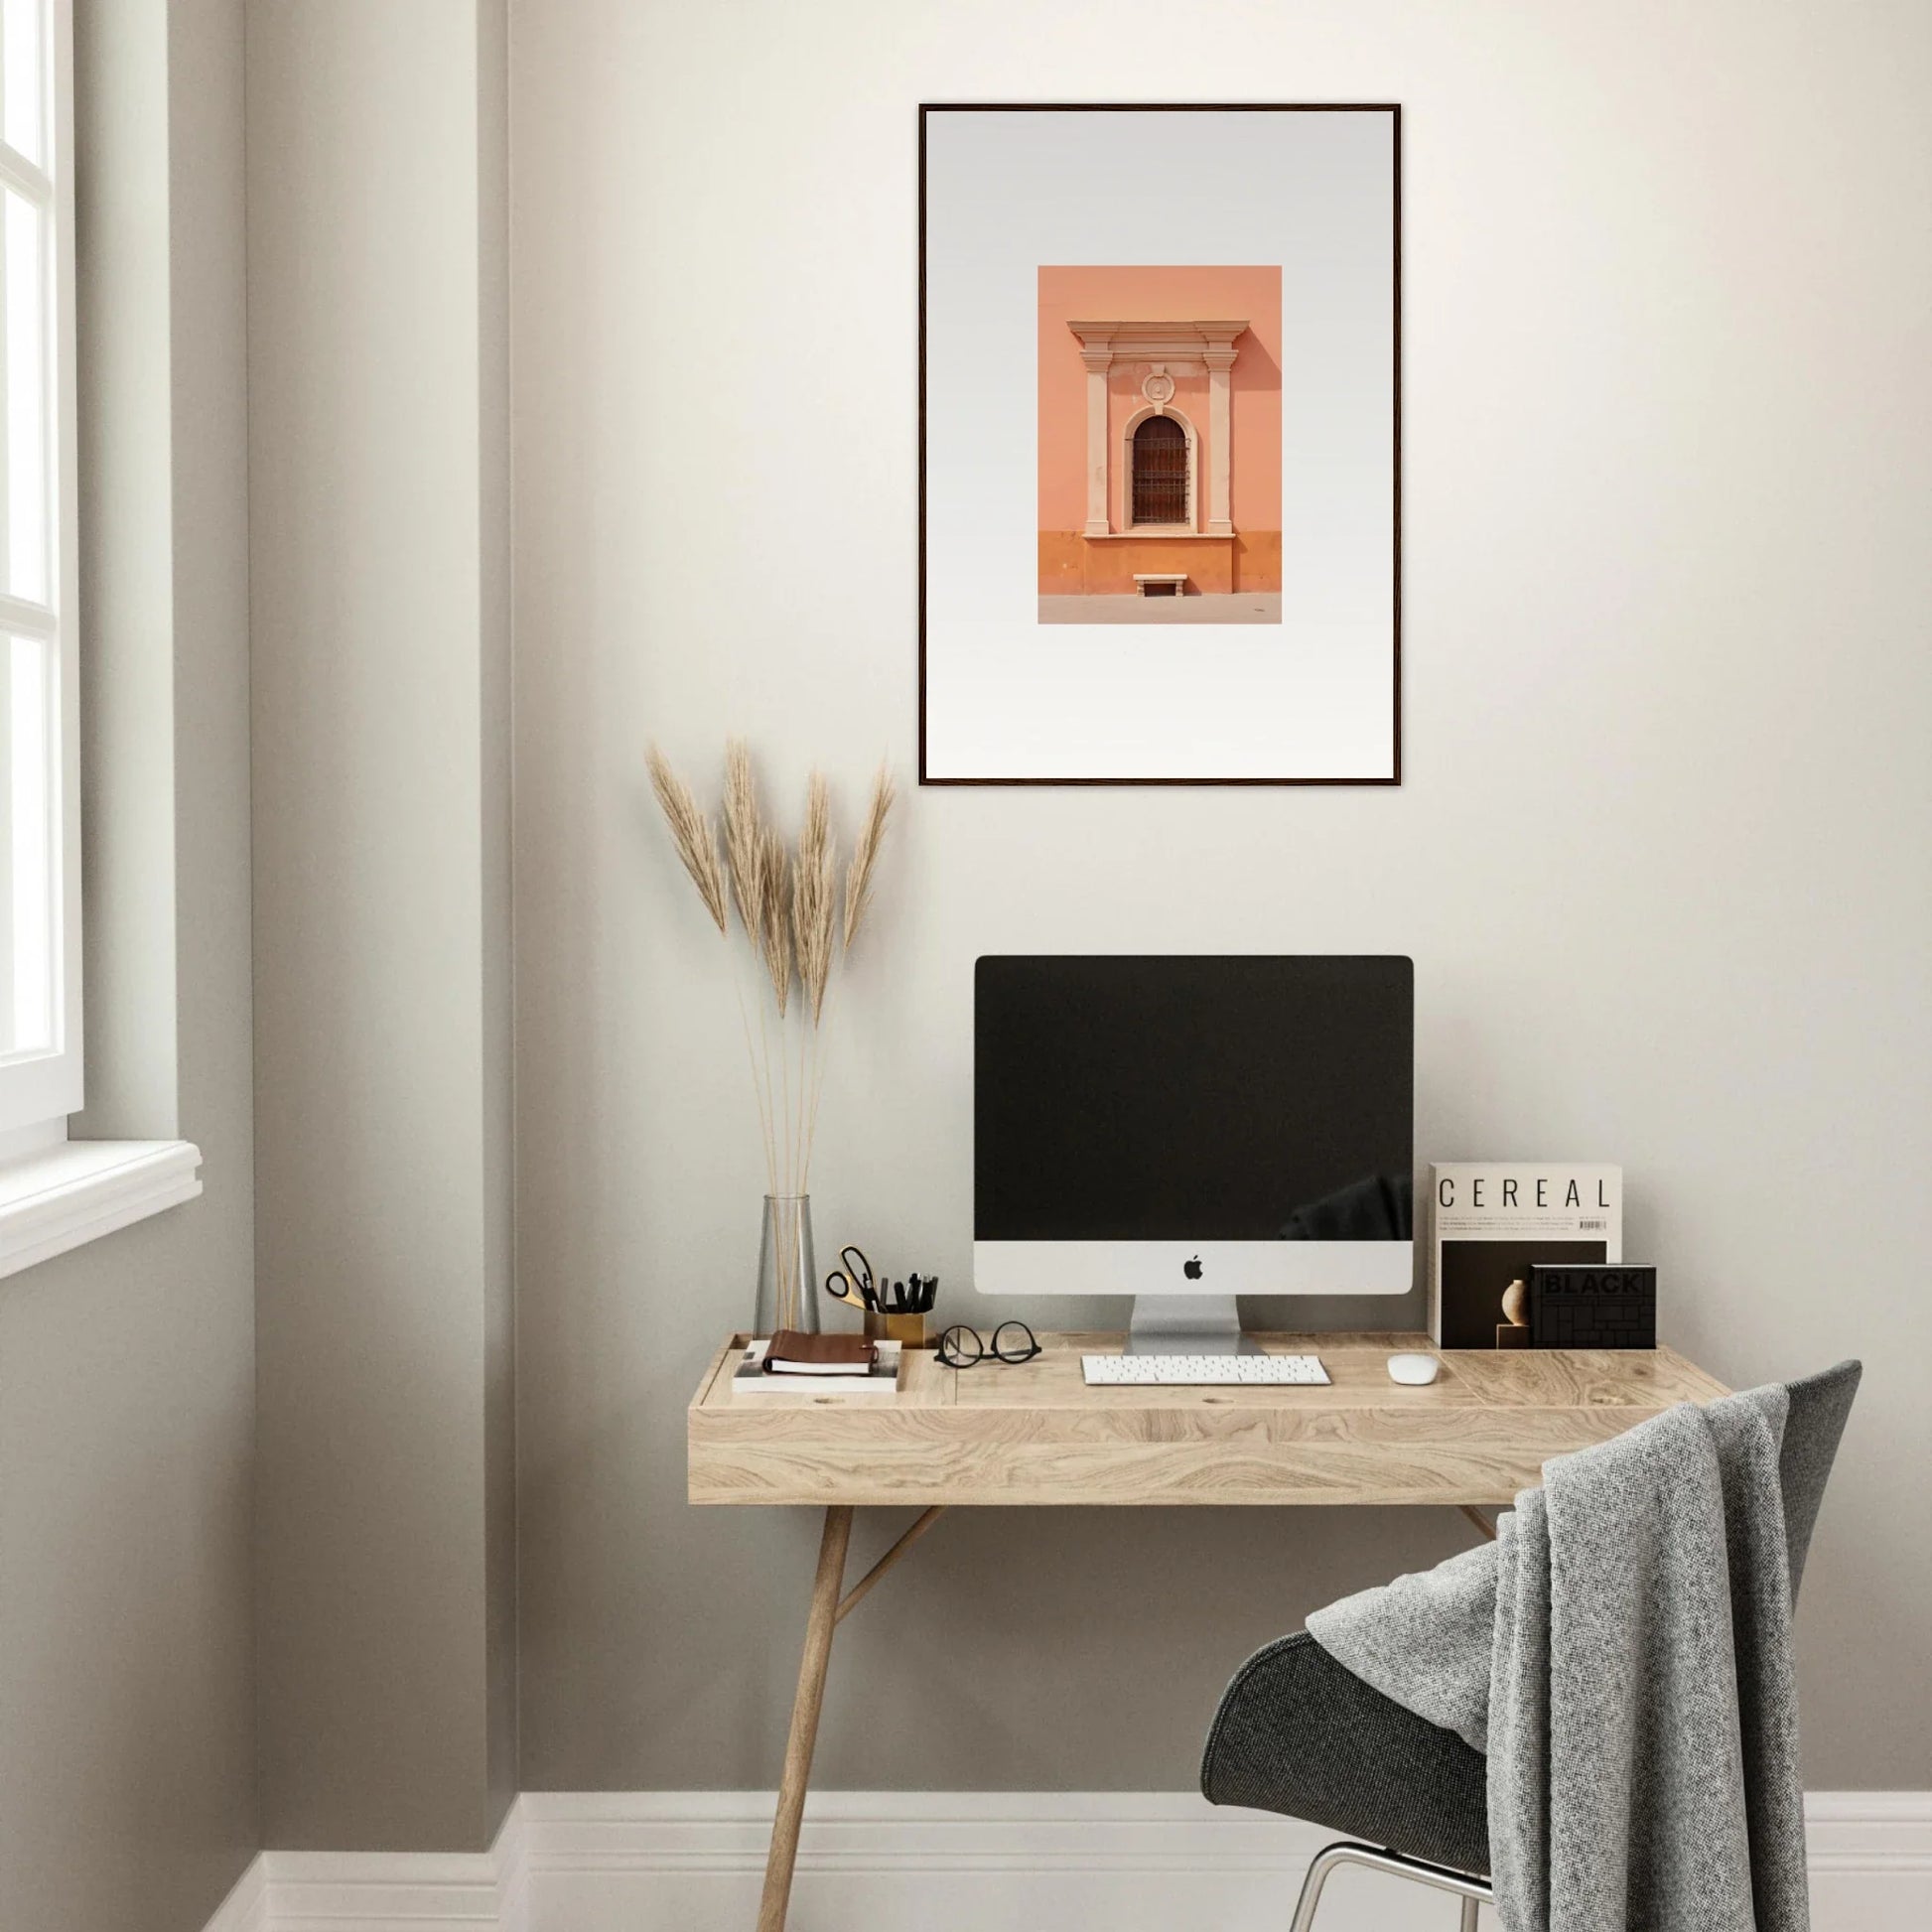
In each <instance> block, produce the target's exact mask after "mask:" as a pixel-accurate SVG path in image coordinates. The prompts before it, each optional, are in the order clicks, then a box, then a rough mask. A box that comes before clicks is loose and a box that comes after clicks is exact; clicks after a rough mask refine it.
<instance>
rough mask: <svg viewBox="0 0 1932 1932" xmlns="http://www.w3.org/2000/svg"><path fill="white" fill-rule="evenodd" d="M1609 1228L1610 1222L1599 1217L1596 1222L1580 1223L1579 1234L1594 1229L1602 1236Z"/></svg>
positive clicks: (1578, 1225)
mask: <svg viewBox="0 0 1932 1932" xmlns="http://www.w3.org/2000/svg"><path fill="white" fill-rule="evenodd" d="M1608 1226H1609V1222H1608V1221H1606V1220H1603V1219H1601V1218H1600V1217H1599V1218H1598V1219H1596V1220H1594V1221H1579V1222H1578V1223H1577V1232H1578V1233H1579V1234H1582V1233H1585V1232H1586V1231H1587V1230H1589V1229H1592V1228H1593V1229H1594V1230H1595V1231H1596V1232H1597V1233H1598V1234H1600V1233H1602V1231H1603V1230H1604V1229H1605V1228H1607V1227H1608Z"/></svg>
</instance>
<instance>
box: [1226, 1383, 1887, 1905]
mask: <svg viewBox="0 0 1932 1932" xmlns="http://www.w3.org/2000/svg"><path fill="white" fill-rule="evenodd" d="M1860 1373H1861V1369H1860V1365H1859V1364H1858V1363H1857V1362H1841V1363H1840V1364H1839V1365H1838V1367H1836V1368H1831V1369H1827V1370H1825V1372H1824V1373H1823V1374H1822V1375H1813V1376H1809V1377H1807V1378H1806V1379H1805V1380H1804V1381H1802V1382H1792V1383H1790V1384H1788V1385H1787V1387H1788V1391H1789V1394H1790V1398H1791V1408H1790V1414H1789V1416H1788V1418H1787V1420H1786V1422H1785V1429H1784V1445H1783V1449H1782V1450H1781V1452H1780V1454H1779V1457H1778V1470H1779V1474H1780V1476H1781V1477H1782V1480H1783V1487H1784V1524H1785V1539H1786V1543H1787V1545H1788V1548H1789V1552H1790V1561H1791V1594H1792V1598H1793V1600H1794V1601H1795V1600H1796V1598H1797V1594H1798V1583H1799V1579H1800V1578H1801V1576H1802V1575H1803V1572H1804V1566H1805V1553H1806V1551H1807V1550H1808V1549H1809V1548H1810V1545H1811V1532H1812V1526H1813V1525H1814V1524H1815V1523H1816V1522H1817V1520H1818V1506H1819V1504H1820V1502H1821V1501H1822V1500H1823V1499H1824V1494H1825V1481H1826V1478H1827V1477H1828V1476H1829V1475H1830V1474H1831V1469H1832V1459H1833V1457H1834V1456H1835V1455H1836V1454H1837V1452H1838V1443H1839V1438H1840V1436H1841V1435H1842V1434H1843V1433H1844V1429H1845V1419H1846V1417H1847V1416H1848V1415H1849V1414H1850V1413H1851V1409H1852V1398H1853V1396H1854V1395H1856V1394H1857V1392H1858V1387H1859V1376H1860ZM1487 1762H1488V1761H1487V1759H1485V1758H1484V1757H1483V1755H1482V1753H1481V1752H1480V1751H1477V1750H1473V1749H1471V1747H1470V1746H1469V1745H1468V1744H1466V1743H1464V1742H1463V1741H1462V1739H1461V1738H1460V1737H1458V1736H1457V1735H1456V1734H1455V1733H1454V1732H1453V1731H1452V1730H1444V1729H1441V1728H1440V1727H1439V1726H1437V1725H1432V1724H1430V1723H1428V1722H1427V1721H1426V1720H1424V1719H1422V1718H1419V1717H1417V1716H1416V1715H1415V1714H1414V1713H1413V1712H1411V1711H1407V1710H1405V1709H1404V1708H1403V1707H1402V1706H1401V1705H1399V1704H1397V1703H1396V1702H1395V1701H1394V1700H1393V1699H1391V1698H1386V1697H1384V1696H1383V1695H1382V1693H1381V1692H1380V1691H1377V1690H1375V1689H1373V1688H1372V1687H1371V1686H1369V1685H1367V1684H1365V1683H1363V1682H1362V1680H1361V1679H1360V1678H1359V1677H1357V1676H1356V1675H1355V1674H1354V1672H1353V1671H1350V1670H1345V1669H1344V1668H1343V1667H1342V1666H1341V1665H1340V1664H1338V1663H1336V1662H1335V1660H1334V1659H1333V1658H1332V1657H1330V1656H1329V1655H1328V1653H1327V1652H1326V1651H1325V1650H1323V1649H1322V1648H1321V1647H1320V1645H1319V1644H1317V1643H1316V1642H1315V1641H1314V1639H1313V1638H1312V1637H1311V1636H1310V1635H1309V1634H1308V1632H1307V1631H1305V1630H1304V1631H1298V1632H1297V1633H1296V1634H1295V1635H1294V1636H1292V1637H1283V1638H1282V1639H1281V1640H1280V1641H1279V1642H1276V1643H1271V1644H1270V1645H1268V1647H1267V1648H1266V1649H1265V1650H1260V1651H1257V1652H1256V1653H1255V1655H1254V1656H1252V1657H1250V1658H1249V1659H1248V1661H1247V1662H1246V1663H1245V1664H1243V1665H1242V1666H1241V1669H1240V1670H1239V1671H1238V1672H1237V1673H1236V1674H1235V1679H1234V1682H1233V1683H1232V1684H1230V1685H1229V1686H1228V1688H1227V1693H1226V1695H1225V1696H1224V1697H1223V1698H1222V1699H1221V1708H1220V1709H1219V1710H1218V1711H1217V1712H1216V1713H1215V1714H1214V1724H1213V1726H1212V1728H1211V1729H1210V1730H1209V1731H1208V1734H1207V1747H1206V1750H1205V1752H1204V1753H1203V1755H1202V1758H1201V1790H1202V1792H1203V1793H1205V1795H1206V1796H1207V1797H1208V1798H1209V1799H1210V1800H1211V1801H1212V1802H1213V1803H1215V1804H1217V1805H1249V1806H1253V1807H1254V1808H1256V1809H1257V1810H1261V1811H1278V1812H1283V1813H1285V1814H1286V1815H1287V1816H1289V1817H1291V1818H1306V1819H1309V1820H1310V1821H1311V1822H1312V1823H1314V1824H1317V1825H1326V1826H1328V1827H1329V1828H1330V1829H1331V1830H1334V1831H1340V1832H1346V1833H1348V1834H1349V1841H1345V1842H1343V1843H1340V1844H1336V1845H1331V1846H1329V1847H1327V1849H1326V1850H1325V1851H1322V1852H1320V1853H1318V1854H1316V1856H1315V1859H1314V1862H1313V1863H1312V1864H1311V1865H1310V1867H1309V1874H1308V1877H1307V1879H1306V1880H1305V1881H1304V1883H1303V1886H1302V1897H1301V1902H1300V1904H1299V1905H1298V1906H1297V1907H1296V1912H1295V1918H1294V1923H1293V1928H1292V1932H1308V1928H1309V1926H1310V1925H1311V1923H1312V1922H1313V1919H1314V1913H1315V1907H1316V1905H1317V1904H1318V1903H1319V1902H1320V1897H1321V1887H1322V1885H1323V1884H1324V1883H1325V1882H1326V1880H1327V1877H1328V1874H1329V1872H1331V1871H1332V1870H1334V1869H1335V1867H1336V1866H1337V1865H1342V1864H1363V1865H1368V1866H1371V1867H1373V1868H1375V1869H1377V1870H1382V1871H1390V1872H1396V1873H1399V1874H1400V1875H1402V1876H1403V1877H1406V1878H1410V1879H1414V1880H1416V1881H1417V1882H1419V1883H1422V1884H1426V1885H1433V1886H1434V1887H1436V1888H1437V1889H1438V1890H1440V1891H1445V1892H1449V1893H1451V1894H1453V1895H1454V1896H1455V1897H1457V1898H1459V1899H1460V1900H1461V1902H1462V1928H1463V1932H1473V1928H1474V1926H1475V1922H1476V1908H1477V1906H1478V1905H1479V1904H1480V1903H1481V1902H1482V1901H1483V1900H1484V1899H1487V1898H1489V1897H1490V1896H1491V1890H1490V1885H1489V1806H1488V1793H1487ZM1357 1841H1358V1842H1357Z"/></svg>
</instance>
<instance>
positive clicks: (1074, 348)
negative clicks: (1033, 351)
mask: <svg viewBox="0 0 1932 1932" xmlns="http://www.w3.org/2000/svg"><path fill="white" fill-rule="evenodd" d="M1281 312H1282V272H1281V269H1280V268H1279V267H1272V268H1267V267H1256V268H1163V267H1151V268H1150V267H1136V268H1126V267H1118V268H1116V267H1078V268H1074V267H1063V268H1050V267H1042V268H1041V269H1040V270H1039V621H1040V622H1041V623H1160V622H1169V623H1279V622H1280V621H1281V618H1282V596H1281V592H1282V379H1281V362H1280V354H1281Z"/></svg>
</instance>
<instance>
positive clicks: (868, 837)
mask: <svg viewBox="0 0 1932 1932" xmlns="http://www.w3.org/2000/svg"><path fill="white" fill-rule="evenodd" d="M893 796H894V793H893V774H892V773H891V772H890V771H888V770H887V769H886V767H885V766H884V765H883V764H882V765H881V766H880V767H879V775H878V776H877V777H876V778H874V779H873V781H872V802H871V803H870V804H869V805H868V806H867V808H866V820H865V823H864V824H863V825H862V826H860V828H859V837H858V840H857V842H856V843H855V844H854V846H853V848H852V863H851V865H850V866H848V867H847V868H846V874H845V948H846V951H847V952H850V951H851V950H852V942H853V940H854V939H856V938H857V937H858V936H859V928H860V926H861V925H863V924H864V923H865V918H866V913H867V911H868V910H869V909H870V907H871V905H872V869H873V867H874V866H875V865H877V864H878V863H879V848H880V847H881V846H882V845H883V844H884V843H885V840H886V821H887V820H888V819H889V818H890V817H891V816H892V812H893Z"/></svg>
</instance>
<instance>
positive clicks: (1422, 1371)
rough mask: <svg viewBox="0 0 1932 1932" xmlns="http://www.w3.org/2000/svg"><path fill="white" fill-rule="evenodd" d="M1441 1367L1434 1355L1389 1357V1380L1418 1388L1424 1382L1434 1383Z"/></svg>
mask: <svg viewBox="0 0 1932 1932" xmlns="http://www.w3.org/2000/svg"><path fill="white" fill-rule="evenodd" d="M1442 1366H1443V1365H1442V1363H1441V1362H1440V1361H1438V1360H1437V1359H1436V1357H1435V1356H1434V1355H1391V1356H1390V1357H1389V1380H1390V1381H1391V1382H1406V1383H1408V1384H1409V1385H1410V1387H1412V1388H1420V1387H1421V1386H1422V1385H1423V1384H1424V1383H1425V1382H1433V1381H1435V1379H1436V1377H1437V1375H1438V1374H1439V1373H1440V1372H1441V1370H1442Z"/></svg>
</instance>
